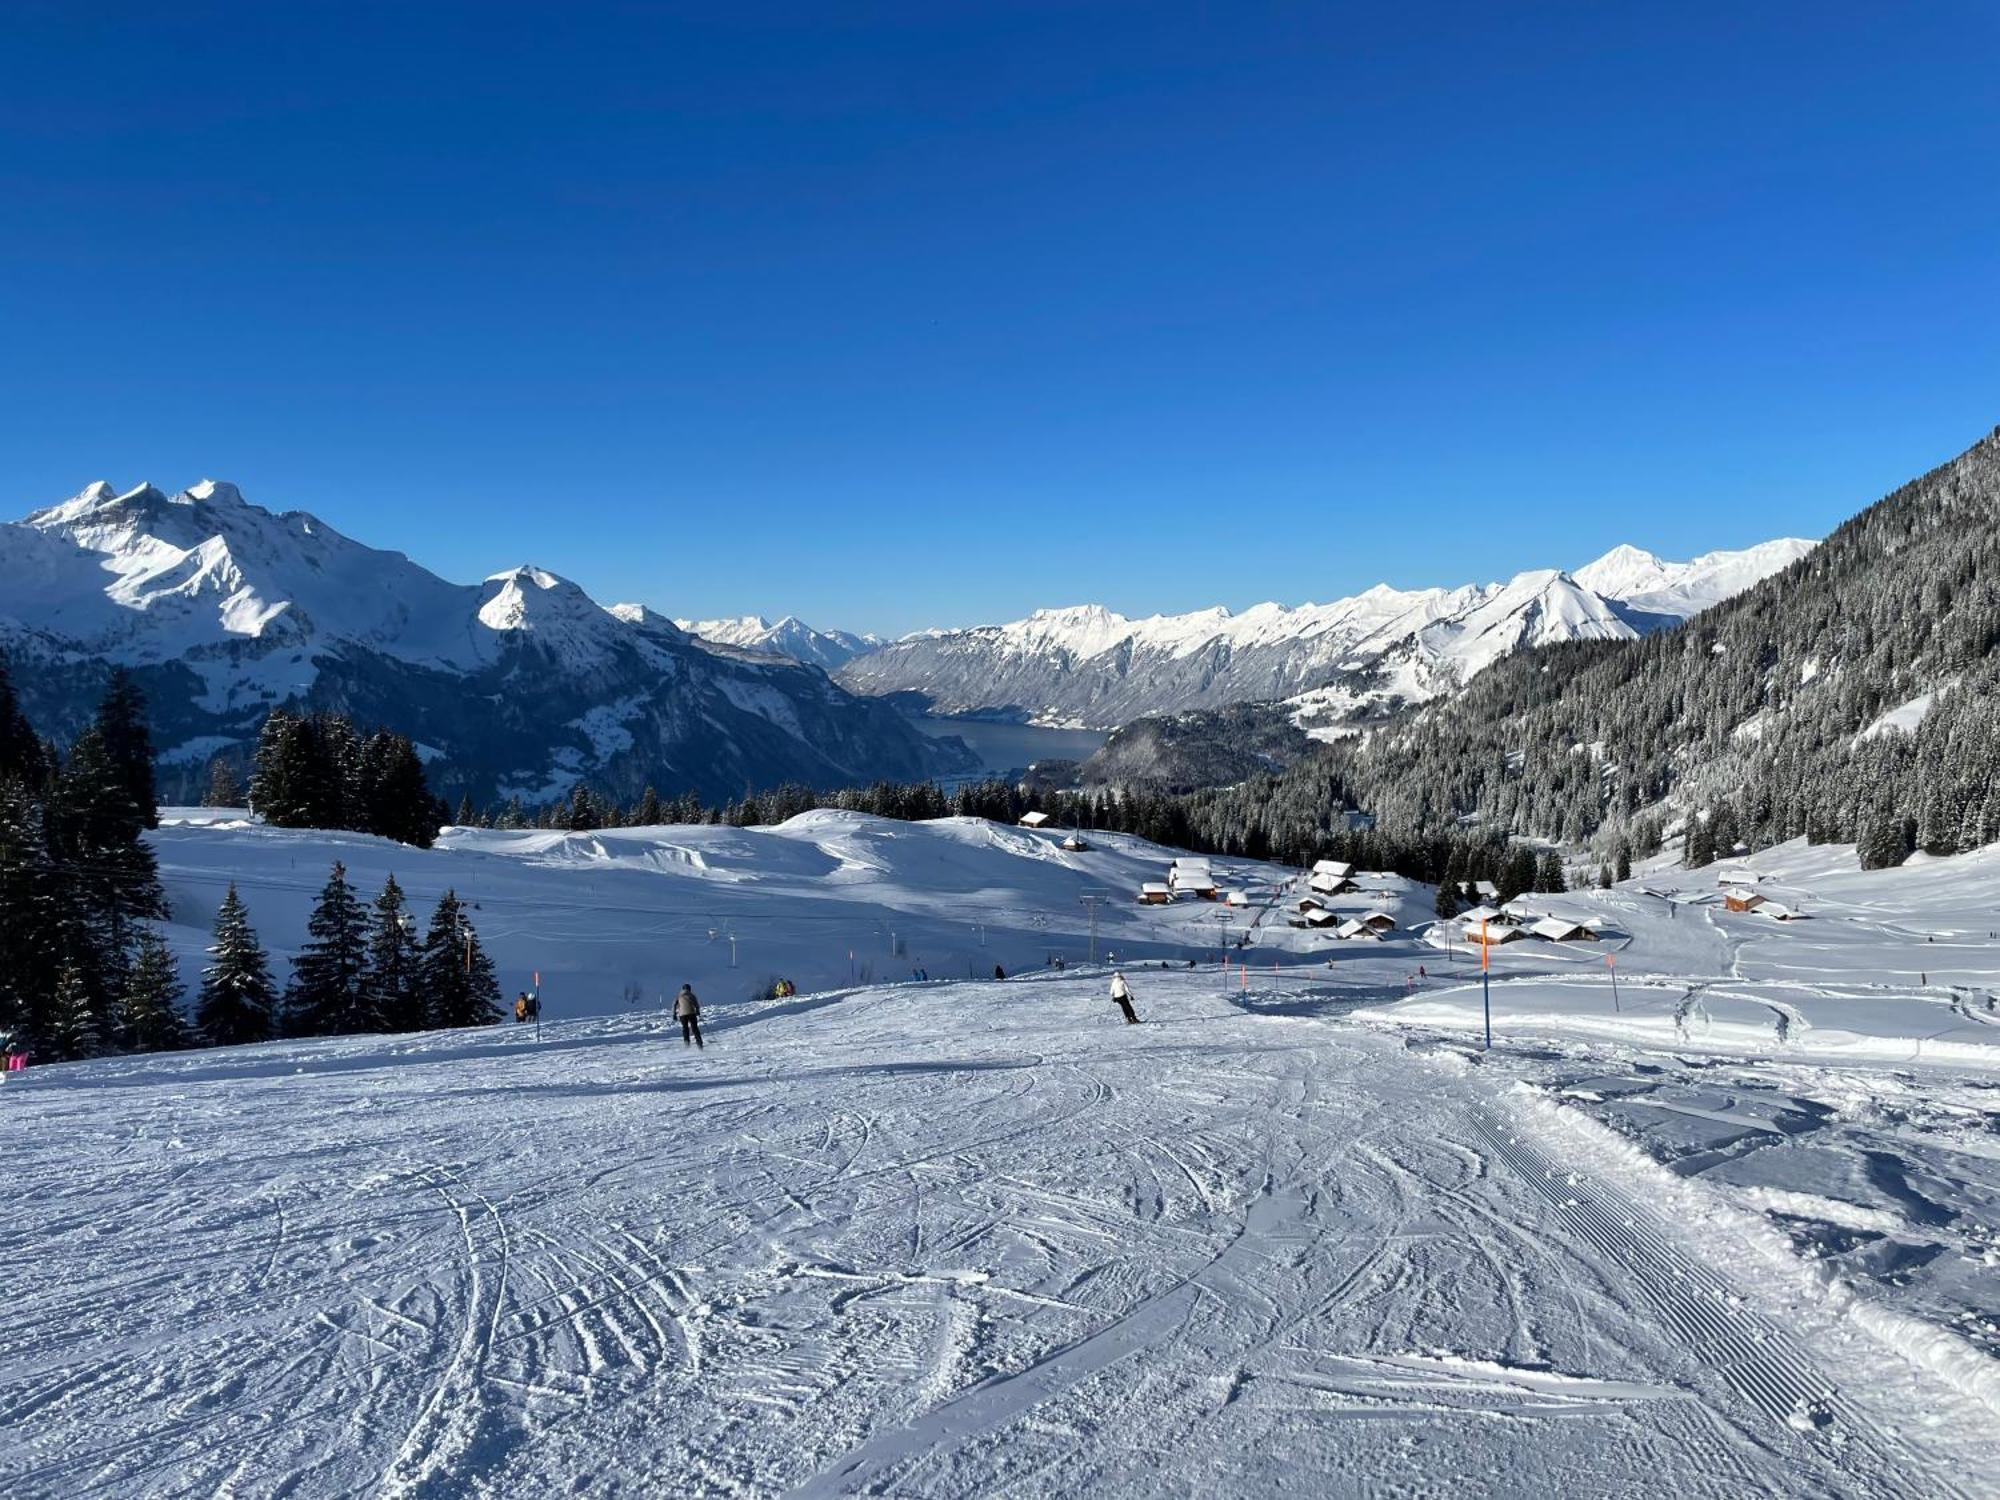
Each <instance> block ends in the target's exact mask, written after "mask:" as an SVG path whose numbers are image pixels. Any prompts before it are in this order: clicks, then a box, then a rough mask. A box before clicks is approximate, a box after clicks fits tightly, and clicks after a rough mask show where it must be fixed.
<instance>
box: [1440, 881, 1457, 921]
mask: <svg viewBox="0 0 2000 1500" xmlns="http://www.w3.org/2000/svg"><path fill="white" fill-rule="evenodd" d="M1436 909H1437V914H1438V916H1439V918H1440V919H1442V920H1445V921H1449V920H1450V919H1451V918H1453V917H1455V916H1457V915H1458V892H1457V888H1456V887H1455V886H1454V884H1453V883H1452V882H1451V881H1450V880H1440V881H1439V882H1438V894H1437V908H1436Z"/></svg>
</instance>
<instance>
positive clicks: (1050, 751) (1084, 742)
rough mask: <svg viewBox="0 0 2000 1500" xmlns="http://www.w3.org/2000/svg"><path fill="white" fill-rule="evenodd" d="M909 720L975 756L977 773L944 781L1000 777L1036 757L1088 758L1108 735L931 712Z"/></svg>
mask: <svg viewBox="0 0 2000 1500" xmlns="http://www.w3.org/2000/svg"><path fill="white" fill-rule="evenodd" d="M910 723H911V724H913V725H915V726H916V728H917V729H918V730H920V731H921V732H923V733H924V734H927V735H929V736H930V737H931V738H932V739H946V738H949V737H950V736H952V735H956V736H957V737H958V738H959V739H961V740H964V741H965V743H966V744H967V745H968V746H970V747H971V749H972V753H973V754H974V755H977V756H978V757H979V764H980V770H979V772H978V773H975V774H974V775H972V776H967V777H943V778H940V780H942V781H946V782H953V781H963V780H977V779H979V778H980V777H983V776H1004V775H1006V774H1008V773H1010V772H1014V771H1025V770H1026V769H1027V768H1028V767H1029V766H1031V765H1033V764H1034V763H1035V762H1036V761H1040V760H1088V759H1090V757H1091V756H1092V755H1094V754H1096V753H1097V751H1098V750H1099V748H1100V747H1102V746H1103V744H1104V742H1105V741H1106V740H1107V739H1109V738H1110V737H1111V736H1110V733H1109V732H1108V731H1107V730H1103V729H1045V728H1043V727H1042V726H1041V725H1039V724H1001V723H995V722H993V721H992V720H990V719H952V718H944V717H941V716H938V715H933V714H921V715H913V716H912V717H911V719H910Z"/></svg>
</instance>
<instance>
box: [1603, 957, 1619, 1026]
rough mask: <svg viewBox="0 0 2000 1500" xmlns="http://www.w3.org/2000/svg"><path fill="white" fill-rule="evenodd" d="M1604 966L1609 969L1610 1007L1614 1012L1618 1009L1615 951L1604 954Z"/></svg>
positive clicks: (1616, 959)
mask: <svg viewBox="0 0 2000 1500" xmlns="http://www.w3.org/2000/svg"><path fill="white" fill-rule="evenodd" d="M1604 967H1605V968H1607V969H1609V970H1610V971H1611V1009H1612V1012H1613V1013H1614V1014H1616V1012H1617V1010H1618V955H1617V954H1615V953H1607V954H1605V955H1604Z"/></svg>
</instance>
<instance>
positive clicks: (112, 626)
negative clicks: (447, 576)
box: [0, 480, 957, 800]
mask: <svg viewBox="0 0 2000 1500" xmlns="http://www.w3.org/2000/svg"><path fill="white" fill-rule="evenodd" d="M0 646H4V647H5V648H6V649H7V651H8V654H9V656H10V658H11V659H12V662H13V665H14V671H15V676H16V678H17V679H18V683H19V686H20V689H21V694H22V698H23V701H24V703H25V704H26V706H27V708H28V711H29V713H30V716H31V717H32V718H33V719H34V720H35V722H36V723H37V725H38V727H39V728H41V730H42V731H43V732H44V733H48V734H56V735H65V734H68V733H72V732H74V730H75V728H76V727H77V725H78V723H79V722H80V720H81V718H82V717H83V715H84V714H86V713H87V712H88V710H89V707H90V705H91V703H92V702H93V701H94V697H95V695H96V694H97V693H98V692H99V691H101V687H102V681H103V677H104V674H105V673H106V672H107V671H108V669H109V666H110V665H111V664H113V663H116V664H120V665H124V666H127V667H130V668H132V669H133V670H134V671H135V672H136V673H137V674H138V675H139V677H140V681H141V685H142V686H143V687H145V688H146V690H147V692H148V696H149V698H150V699H151V701H152V706H153V713H154V718H155V724H156V730H157V737H158V741H159V744H160V747H161V750H162V765H161V775H162V780H163V783H164V787H165V790H166V791H167V793H168V794H169V795H174V794H176V793H185V792H186V791H188V790H189V789H190V788H191V787H193V786H194V785H195V784H196V783H197V782H198V780H199V777H200V776H201V774H202V772H203V769H204V767H205V765H206V762H207V760H208V759H209V757H211V756H212V755H214V754H216V753H218V752H221V751H231V750H235V751H240V749H241V748H242V747H243V746H244V745H245V744H246V743H247V742H248V741H250V740H251V739H252V738H253V737H254V736H255V734H256V731H257V728H258V725H259V724H260V723H261V722H262V719H263V717H264V714H265V713H266V712H267V711H268V710H269V709H270V708H271V707H272V706H274V705H276V704H279V703H288V702H289V703H295V704H300V705H304V706H306V707H312V708H322V707H323V708H337V709H342V710H346V711H348V712H351V713H352V714H353V715H354V716H355V717H356V718H357V719H360V720H362V721H364V722H380V723H386V724H391V725H394V726H395V727H396V728H398V729H400V730H402V731H403V732H405V733H408V734H410V735H412V736H413V737H414V738H415V739H417V740H418V741H419V742H420V744H422V745H424V746H425V747H426V750H427V753H428V754H429V755H430V756H431V758H432V779H433V783H434V784H435V785H436V786H438V787H439V788H440V789H442V790H443V791H445V792H446V793H447V794H448V795H451V796H454V797H455V796H457V795H458V794H459V793H460V792H469V793H470V794H471V795H473V796H474V797H475V798H479V799H485V798H490V797H495V796H500V797H504V796H508V795H516V794H518V795H521V796H523V797H525V798H528V799H530V800H545V799H547V798H550V797H554V796H558V795H561V794H562V793H563V792H565V791H566V790H567V789H568V788H569V787H570V786H572V785H574V784H576V783H577V782H579V781H584V780H588V781H589V782H591V783H592V784H593V785H596V786H598V787H599V788H601V789H607V790H610V791H612V792H614V793H615V794H619V795H623V796H628V797H631V796H636V795H637V794H638V792H639V791H640V790H641V789H642V788H643V787H644V786H646V785H647V784H649V783H650V784H653V785H655V786H657V787H658V788H659V789H660V790H661V791H662V792H668V791H670V790H694V791H699V792H701V793H703V794H704V795H706V796H709V797H712V798H715V799H718V800H719V799H721V798H725V797H729V796H734V795H740V794H741V793H742V792H744V791H745V790H746V789H748V788H752V787H766V786H770V785H773V784H775V783H777V782H780V781H787V780H798V781H805V782H809V783H813V784H816V785H821V786H826V785H834V784H844V783H849V782H854V781H859V780H866V779H870V778H873V777H877V776H893V777H905V778H920V777H924V776H928V775H931V774H933V773H935V772H937V771H940V770H948V769H952V768H954V766H955V765H956V764H957V762H956V759H955V756H954V747H953V746H951V745H950V744H949V743H943V744H941V743H940V742H938V741H936V740H932V739H928V738H926V737H924V736H922V735H919V734H917V733H916V732H915V731H913V730H912V729H910V728H909V726H908V725H906V724H905V723H904V722H903V721H902V720H901V718H899V717H898V716H897V715H896V714H895V713H893V712H891V711H890V710H889V709H888V708H887V707H886V706H884V705H882V704H878V703H872V702H869V701H866V700H864V699H859V698H856V697H854V696H853V695H852V694H849V693H847V692H846V691H844V690H842V689H841V688H838V687H836V686H835V685H834V684H833V683H832V682H831V681H829V680H828V678H827V677H826V675H825V674H824V672H822V671H821V670H819V669H818V668H817V667H815V666H810V665H806V664H804V663H802V662H798V661H794V660H788V659H786V658H784V657H782V656H777V655H773V654H771V653H769V652H752V651H746V650H742V649H739V648H737V647H734V646H729V645H721V644H713V643H709V642H705V641H701V640H697V639H695V638H694V637H692V636H690V635H688V634H687V633H686V632H684V631H682V630H681V629H679V628H678V627H677V626H675V625H674V624H673V623H672V622H671V621H669V620H667V619H665V618H664V617H662V616H660V615H657V614H654V613H653V612H651V611H649V610H646V609H644V608H640V607H631V606H620V607H619V608H617V609H615V610H613V609H605V608H603V607H602V606H600V605H598V604H597V603H596V601H594V600H593V599H591V598H590V596H589V595H588V594H586V593H585V592H584V591H583V589H581V588H580V587H578V586H577V585H576V584H575V583H572V582H570V581H569V580H568V579H565V578H561V577H559V576H557V575H556V574H554V573H551V572H548V571H547V570H545V569H541V568H536V567H532V566H522V567H517V568H512V569H509V570H507V571H505V572H502V573H497V574H495V575H494V576H493V577H491V578H488V579H487V580H485V581H484V582H483V583H479V584H455V583H449V582H447V581H445V580H444V579H441V578H439V577H437V576H436V575H435V574H433V573H431V572H429V571H428V570H427V569H425V568H423V567H420V566H419V565H418V564H416V563H414V562H412V561H411V560H410V559H409V558H407V557H405V556H404V555H402V554H401V553H398V552H385V551H380V550H378V549H376V548H372V547H368V546H365V545H363V544H362V543H359V542H356V541H354V540H352V539H351V538H349V537H346V536H343V535H342V534H341V533H340V532H338V531H336V530H334V529H333V528H332V527H330V526H328V525H326V524H325V523H324V522H322V521H320V520H319V519H317V518H316V517H314V516H311V515H309V514H307V513H305V512H303V511H287V512H284V513H282V514H278V513H274V512H272V511H268V510H265V509H263V508H262V507H259V506H256V505H253V504H251V503H249V502H248V501H246V500H245V499H244V498H243V496H242V495H241V493H240V492H238V490H237V489H236V487H235V486H233V485H229V484H223V483H219V482H215V481H208V480H204V481H203V482H202V483H200V484H197V485H194V486H192V487H191V488H189V489H187V490H183V491H181V492H180V493H179V494H175V495H168V494H166V493H164V492H163V491H161V490H159V489H156V488H154V487H153V486H151V485H140V486H138V487H137V488H135V489H131V490H127V491H124V492H122V493H120V492H117V491H115V490H113V488H112V487H111V486H110V485H108V484H102V483H99V484H94V485H91V486H90V487H89V488H87V489H85V490H84V491H82V492H81V493H80V494H78V495H76V496H75V497H73V498H72V499H70V500H67V501H65V502H63V503H62V504H60V505H56V506H51V507H49V508H47V509H45V510H40V511H37V512H35V513H34V514H32V515H30V516H29V517H28V518H27V519H26V520H25V521H22V522H19V523H16V524H11V525H0Z"/></svg>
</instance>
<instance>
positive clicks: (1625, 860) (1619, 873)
mask: <svg viewBox="0 0 2000 1500" xmlns="http://www.w3.org/2000/svg"><path fill="white" fill-rule="evenodd" d="M1612 874H1613V875H1615V876H1616V877H1617V878H1618V879H1619V880H1620V881H1626V880H1630V879H1631V878H1632V846H1631V844H1629V843H1627V842H1626V841H1624V840H1622V839H1621V840H1620V841H1619V843H1618V864H1617V867H1616V868H1615V869H1614V870H1613V871H1612Z"/></svg>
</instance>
